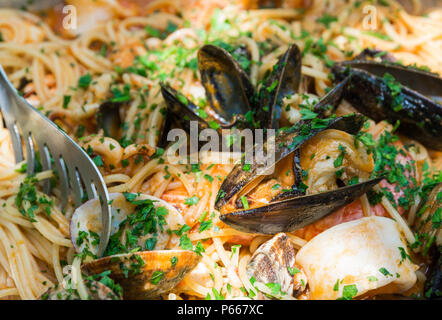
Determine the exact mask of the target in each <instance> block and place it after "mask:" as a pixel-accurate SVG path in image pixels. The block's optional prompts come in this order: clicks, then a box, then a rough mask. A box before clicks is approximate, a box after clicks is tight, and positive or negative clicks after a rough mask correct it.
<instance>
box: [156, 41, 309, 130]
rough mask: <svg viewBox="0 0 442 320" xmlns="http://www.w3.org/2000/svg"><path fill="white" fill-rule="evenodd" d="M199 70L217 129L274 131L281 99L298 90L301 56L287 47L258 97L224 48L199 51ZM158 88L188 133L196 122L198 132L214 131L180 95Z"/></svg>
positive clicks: (189, 102)
mask: <svg viewBox="0 0 442 320" xmlns="http://www.w3.org/2000/svg"><path fill="white" fill-rule="evenodd" d="M198 67H199V70H200V74H201V82H202V84H203V86H204V88H205V91H206V97H207V100H208V104H209V105H210V107H211V108H212V110H213V115H212V118H213V120H214V121H215V122H216V123H217V124H218V126H219V127H220V128H223V129H228V128H232V127H238V128H245V127H248V128H255V127H260V128H277V121H278V119H279V118H280V114H281V108H282V99H283V98H284V97H286V96H288V95H291V94H293V93H296V92H297V90H298V86H299V81H300V75H301V52H300V50H299V48H298V47H297V46H296V45H292V46H290V47H289V49H288V50H287V51H286V52H285V54H283V55H282V56H281V58H280V59H279V61H278V63H277V64H276V65H275V66H274V68H273V70H272V71H271V72H270V73H268V75H267V76H266V80H265V81H264V85H263V86H262V87H261V88H260V90H259V92H258V93H257V94H255V91H256V90H255V89H254V87H253V85H252V84H251V82H250V79H249V77H248V75H247V73H246V72H245V71H244V70H243V69H242V68H241V66H240V65H239V64H238V62H236V61H235V59H234V58H233V57H232V55H231V54H230V53H229V52H227V51H226V50H224V49H223V48H220V47H217V46H214V45H205V46H203V47H202V48H201V49H200V50H199V51H198ZM161 88H162V90H161V92H162V94H163V98H164V100H165V102H166V105H167V108H168V110H170V114H171V115H174V116H175V117H176V119H177V121H178V122H180V123H181V124H182V125H183V126H184V128H186V129H188V127H189V120H195V121H198V123H199V126H200V129H204V128H208V127H212V128H213V127H214V126H213V125H212V126H209V119H208V117H207V115H206V114H205V112H201V110H200V108H198V107H197V106H196V104H195V103H193V102H192V101H189V99H187V98H186V97H185V96H184V95H183V94H181V93H179V92H177V91H176V90H174V89H173V88H171V87H170V86H168V85H166V84H162V85H161ZM202 114H204V117H203V116H202ZM215 127H216V126H215Z"/></svg>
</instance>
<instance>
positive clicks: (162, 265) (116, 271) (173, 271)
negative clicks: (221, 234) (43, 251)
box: [83, 250, 200, 300]
mask: <svg viewBox="0 0 442 320" xmlns="http://www.w3.org/2000/svg"><path fill="white" fill-rule="evenodd" d="M199 260H200V257H199V256H198V255H197V254H196V253H195V252H193V251H187V250H154V251H142V252H135V253H130V254H117V255H112V256H109V257H104V258H100V259H96V260H93V261H91V262H88V263H86V264H85V265H84V267H83V268H84V270H85V271H87V272H89V273H91V274H99V273H102V272H103V271H106V270H110V271H111V274H110V275H109V276H110V277H111V278H112V279H113V280H114V281H115V282H116V283H118V284H119V285H121V287H122V288H123V293H124V298H125V299H129V300H146V299H155V298H158V297H159V296H160V295H161V294H163V293H166V292H169V291H170V290H172V289H173V288H174V287H175V286H176V285H177V284H178V283H180V282H181V280H183V278H184V277H185V276H186V275H187V274H188V273H189V272H190V271H192V269H193V268H195V267H196V265H197V264H198V262H199Z"/></svg>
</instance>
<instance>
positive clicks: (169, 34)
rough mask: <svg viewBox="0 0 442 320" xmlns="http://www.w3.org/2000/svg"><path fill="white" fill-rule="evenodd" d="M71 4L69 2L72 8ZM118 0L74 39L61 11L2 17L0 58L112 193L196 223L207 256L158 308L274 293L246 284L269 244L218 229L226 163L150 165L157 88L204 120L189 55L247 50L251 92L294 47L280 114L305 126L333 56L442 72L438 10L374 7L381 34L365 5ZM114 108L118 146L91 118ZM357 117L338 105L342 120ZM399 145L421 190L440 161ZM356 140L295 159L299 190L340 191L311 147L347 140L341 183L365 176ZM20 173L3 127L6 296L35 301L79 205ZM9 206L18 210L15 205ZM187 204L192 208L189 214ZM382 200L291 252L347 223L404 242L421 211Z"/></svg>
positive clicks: (321, 138) (58, 277)
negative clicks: (305, 110)
mask: <svg viewBox="0 0 442 320" xmlns="http://www.w3.org/2000/svg"><path fill="white" fill-rule="evenodd" d="M68 2H69V3H72V4H73V5H76V1H68ZM80 2H81V1H80ZM80 2H79V3H80ZM309 2H312V3H309ZM124 3H125V4H123V1H121V3H120V2H118V1H110V0H109V1H107V0H100V1H95V2H94V3H93V5H89V3H88V5H87V6H81V5H79V6H78V14H79V22H80V23H81V22H82V21H83V23H84V24H85V26H84V28H85V29H83V30H82V32H81V33H80V34H78V35H76V34H75V30H63V29H62V26H61V23H62V22H61V19H60V17H59V13H58V14H57V12H56V11H57V9H55V11H54V12H50V13H49V14H47V15H46V16H44V17H40V16H38V15H34V14H32V13H29V12H26V11H23V10H21V11H18V10H9V9H2V10H0V32H1V33H0V34H1V39H2V41H1V42H0V63H1V65H2V66H3V68H4V69H5V70H6V72H7V74H8V77H9V79H10V81H11V82H12V83H13V85H14V86H15V87H16V88H17V89H18V91H19V92H20V93H21V94H22V95H23V96H24V97H25V98H26V99H27V101H29V102H30V103H31V104H32V105H33V106H35V107H37V108H39V109H40V110H42V111H43V112H44V113H45V114H46V115H47V116H48V117H49V118H50V119H51V120H53V121H55V122H56V123H57V124H58V125H59V126H60V127H61V128H62V129H63V130H65V131H66V132H68V133H69V134H70V135H71V136H72V137H74V138H75V139H76V140H77V141H78V142H79V143H80V144H81V145H82V146H83V147H84V148H85V149H88V150H92V152H91V156H94V157H95V159H100V161H101V162H100V161H99V162H96V163H97V164H101V166H100V170H101V171H102V173H103V175H104V179H105V181H106V183H107V185H108V189H109V192H134V193H138V192H140V193H144V194H150V195H154V196H156V197H158V198H161V199H164V200H166V201H167V202H169V203H170V204H172V205H174V206H175V207H177V208H178V209H179V212H180V213H181V215H182V218H183V219H184V221H185V223H186V224H187V225H188V226H189V228H190V231H189V232H188V238H189V239H190V240H191V241H192V242H193V244H196V243H197V242H198V241H201V243H202V245H203V247H204V252H202V261H201V262H200V264H199V265H198V267H197V268H196V269H194V271H193V272H192V273H190V274H189V275H188V276H187V277H186V278H184V280H183V281H182V282H180V284H179V285H178V286H177V287H175V288H174V289H173V290H172V291H171V292H170V293H168V294H165V295H163V298H165V299H186V298H199V299H204V298H213V299H214V298H215V296H216V294H214V290H215V291H216V292H217V293H220V294H221V293H222V295H223V296H224V297H225V298H226V299H232V298H238V297H242V298H247V297H250V296H251V294H250V292H251V291H254V290H256V287H258V289H259V290H260V291H262V292H264V293H267V294H270V293H271V292H270V291H271V290H270V289H269V288H268V287H266V286H265V285H261V284H258V285H256V286H255V285H254V284H252V283H251V282H250V279H249V277H248V276H247V274H246V268H247V263H248V262H249V260H250V258H251V256H252V254H253V253H254V252H255V251H256V250H257V248H258V247H259V246H260V245H261V244H262V243H264V242H265V241H267V240H269V239H270V236H262V235H254V234H248V233H243V232H240V231H237V230H235V229H233V228H230V227H228V226H227V225H225V224H223V223H222V222H221V221H220V219H219V216H220V212H218V211H217V210H215V208H214V204H215V200H216V196H217V192H218V190H219V188H220V186H221V183H222V181H223V179H224V178H225V177H226V176H227V174H228V173H229V172H230V170H231V169H232V166H231V165H221V164H216V165H200V166H199V167H198V168H194V167H192V168H190V167H189V166H186V165H180V164H170V163H167V162H164V161H163V160H162V159H160V158H159V157H155V156H154V153H155V148H156V147H157V146H158V143H159V141H160V139H161V138H162V137H161V136H162V134H163V133H162V130H163V122H164V120H165V112H164V110H165V103H164V101H163V99H162V97H161V94H160V82H168V83H170V85H171V86H172V87H174V88H179V89H180V91H181V92H182V93H183V94H184V95H185V96H186V97H189V98H191V99H192V101H196V102H198V103H199V106H200V107H201V108H203V109H204V110H205V111H206V112H207V113H209V114H210V112H212V111H211V109H210V108H209V107H208V105H207V101H206V100H205V95H204V88H203V86H202V85H201V82H200V79H199V74H198V73H197V72H196V54H197V50H198V49H199V48H200V47H201V46H202V45H204V44H205V43H217V44H222V45H224V46H242V47H244V48H246V49H247V51H248V52H249V57H248V59H246V61H243V64H242V65H241V66H242V67H244V68H246V69H248V73H249V75H250V80H251V83H252V84H253V85H259V84H260V81H261V80H262V79H263V77H264V75H265V73H266V72H267V71H268V70H269V69H270V68H271V67H272V66H273V65H274V64H275V62H276V61H277V59H278V57H279V56H280V55H281V54H282V53H283V52H284V51H285V50H286V49H287V48H288V45H289V44H291V43H295V44H297V45H298V46H299V48H300V49H301V50H303V52H304V56H303V60H302V63H303V65H302V75H303V79H304V80H303V82H302V85H301V89H300V92H299V94H297V95H294V96H292V97H290V99H286V100H285V102H284V103H285V105H286V106H288V107H287V108H284V111H283V118H284V119H285V120H284V121H286V123H287V124H293V123H295V122H296V121H298V120H299V119H300V117H301V115H300V113H299V109H298V108H297V107H296V106H297V105H298V104H306V103H309V99H313V100H314V99H317V98H320V97H322V96H323V95H324V94H325V93H326V92H327V89H328V88H329V87H331V85H332V82H331V80H330V78H329V62H330V61H343V60H346V59H348V58H349V57H352V56H354V55H355V54H356V53H359V52H360V51H362V50H363V49H364V48H375V49H377V50H380V51H387V52H389V53H391V54H392V55H393V56H394V57H395V58H396V59H398V60H400V61H401V62H403V63H404V64H415V65H417V66H426V67H428V68H429V69H430V70H431V71H433V72H435V73H438V74H442V57H441V55H440V52H441V49H442V9H439V10H434V11H432V12H431V13H430V14H428V15H427V16H414V15H410V14H409V13H407V12H405V11H404V10H401V9H400V8H401V7H400V5H399V4H397V3H396V2H389V6H383V5H376V6H375V7H374V8H375V10H376V15H375V21H370V23H371V24H374V23H376V25H377V27H376V29H374V30H371V29H369V30H367V28H366V27H365V26H364V23H366V21H365V20H366V19H367V15H366V13H364V12H363V8H364V7H365V5H369V4H370V3H371V2H367V4H365V3H364V2H362V3H361V2H360V1H325V0H323V1H322V0H321V1H320V0H315V1H285V2H284V4H283V6H286V8H276V9H274V8H267V9H262V8H259V7H258V4H257V2H256V3H255V1H229V0H216V1H215V0H214V1H198V0H195V1H188V0H186V1H167V0H153V1H150V2H148V4H147V5H143V6H137V5H136V4H134V3H131V2H128V1H124ZM417 3H418V2H417ZM103 17H104V18H103ZM94 20H96V21H97V22H96V23H95V24H93V25H87V23H86V22H85V21H94ZM86 25H87V26H86ZM80 27H81V28H82V27H83V25H80ZM54 30H56V31H54ZM60 31H62V35H60V34H59V32H60ZM57 32H58V34H57ZM73 36H75V38H74V37H73ZM318 51H319V53H318ZM109 99H113V101H115V102H118V103H123V104H124V105H125V107H124V108H122V110H120V114H121V117H122V119H123V126H122V127H123V128H122V129H120V136H121V139H120V140H119V141H117V140H115V139H112V138H109V137H104V136H103V131H102V130H99V129H97V123H96V120H95V115H96V114H97V113H98V110H99V107H100V105H101V104H102V103H103V101H105V100H109ZM353 111H354V110H353V109H352V107H351V106H349V105H348V104H346V103H345V102H344V103H343V104H342V105H341V106H340V107H339V109H338V110H337V114H338V115H339V114H347V113H351V112H353ZM370 123H371V125H370V126H369V128H368V129H367V132H369V133H370V134H372V136H373V137H374V138H375V139H377V138H378V137H380V136H382V135H383V134H384V133H385V132H392V126H391V125H389V124H387V123H386V122H380V123H377V124H376V123H374V122H373V121H371V122H370ZM403 141H404V142H403V143H407V145H414V146H416V147H412V148H410V149H408V150H409V151H410V152H409V153H408V156H409V157H410V159H411V160H412V161H413V163H414V165H415V167H416V169H415V170H416V180H417V182H418V183H421V181H422V180H423V176H424V174H427V175H428V174H433V173H435V172H437V170H442V166H441V163H442V154H441V153H440V152H436V151H432V150H427V149H426V148H425V147H424V146H422V145H421V144H419V143H418V142H415V141H411V140H407V141H405V140H403ZM353 143H354V138H353V136H351V135H348V134H345V135H343V134H342V132H337V131H336V132H333V130H328V131H325V132H324V133H323V134H321V135H318V136H317V137H316V138H315V139H314V140H312V141H310V142H309V143H308V144H306V145H305V146H304V147H303V149H302V164H303V166H304V165H305V166H306V167H308V168H310V176H309V180H308V181H307V182H306V183H307V184H308V186H309V189H308V190H309V192H310V190H311V192H321V191H326V190H329V189H332V188H333V187H336V186H333V183H334V180H333V179H331V178H330V177H334V176H335V169H334V168H333V166H331V167H329V169H330V170H329V171H327V170H326V169H324V167H325V166H326V163H324V162H320V161H319V159H320V157H315V158H313V155H314V153H315V152H316V151H315V150H321V152H324V153H328V154H329V155H330V156H331V157H332V159H336V157H338V156H339V153H338V151H335V150H338V149H337V148H336V147H337V145H345V146H346V150H347V154H346V156H345V159H344V161H346V163H347V164H348V166H347V169H348V170H347V171H346V172H344V175H345V174H346V175H347V176H348V177H351V176H353V175H355V174H358V176H359V177H360V178H361V179H367V178H368V177H369V175H370V173H371V171H373V169H374V164H373V160H372V158H371V156H367V155H366V154H365V155H363V154H361V152H360V150H359V149H356V148H355V147H354V146H353ZM335 145H336V146H335ZM327 146H328V147H329V148H330V150H328V149H327ZM309 148H310V149H309ZM332 149H333V151H332ZM333 152H334V153H335V154H333ZM332 162H333V160H332ZM23 166H24V164H23V163H19V164H15V162H14V156H13V151H12V146H11V141H10V137H9V134H8V131H7V129H1V131H0V298H21V299H35V298H38V297H40V296H41V295H42V294H43V293H44V292H45V291H46V290H47V289H48V288H50V287H53V286H54V285H55V284H56V283H62V282H63V276H64V275H63V270H62V268H63V266H65V265H72V264H74V265H77V266H78V265H79V263H80V262H79V259H74V249H73V246H72V243H71V241H70V235H69V221H70V218H71V216H72V213H73V211H74V209H75V208H74V207H73V206H72V205H71V206H70V207H69V208H67V209H66V210H65V211H64V212H61V211H60V210H59V209H58V207H59V206H58V205H59V203H58V200H57V199H58V196H59V192H60V191H59V190H58V189H57V188H55V189H54V191H53V195H52V196H47V195H44V194H43V193H42V192H41V191H40V188H39V181H41V180H44V179H54V175H53V173H52V172H49V171H48V172H39V173H38V174H37V175H36V176H35V177H33V178H26V177H25V173H24V172H25V170H23V168H24V167H23ZM424 166H428V168H426V169H424ZM424 170H426V171H425V172H424ZM205 177H206V178H205ZM207 177H209V178H207ZM287 179H288V180H287V181H283V178H281V179H279V180H278V181H279V183H280V184H281V185H283V187H285V186H290V185H291V184H292V183H291V182H292V181H289V180H290V179H293V177H288V178H287ZM332 180H333V181H332ZM274 184H275V181H273V182H272V183H268V186H269V188H268V189H263V190H270V191H269V192H272V191H271V188H270V186H272V185H274ZM263 188H264V187H263ZM254 196H255V198H256V200H257V201H258V200H259V199H260V198H262V197H261V196H260V192H259V190H258V191H256V192H255V193H252V195H251V197H254ZM17 198H19V199H25V200H26V201H23V202H22V203H20V201H17ZM189 198H197V199H198V201H197V203H195V204H194V205H189V204H188V200H187V199H189ZM415 200H416V202H418V199H415ZM263 201H264V202H266V200H265V199H264V200H263ZM390 201H391V199H387V198H386V197H384V198H383V199H382V201H381V202H380V204H378V205H376V206H373V205H371V204H370V203H369V201H368V200H367V196H365V195H364V196H363V197H361V199H360V200H358V201H356V202H355V203H353V204H351V205H350V206H348V207H346V208H343V209H340V210H338V211H337V212H335V213H333V214H331V215H330V216H328V217H326V218H324V219H323V220H320V221H318V222H317V223H314V224H312V225H310V226H307V227H305V228H303V229H301V230H297V231H295V232H293V233H290V234H289V237H290V239H291V240H292V241H293V243H294V245H295V247H296V249H299V248H301V247H302V246H304V245H305V244H306V243H307V241H309V240H310V239H311V238H313V237H314V236H315V235H317V234H318V233H321V232H322V231H324V230H325V229H328V228H329V227H331V226H333V225H335V224H338V223H341V222H344V221H349V220H352V219H354V218H355V217H362V216H371V215H384V216H390V217H392V218H394V219H395V220H396V221H397V222H398V224H399V226H400V228H401V230H402V232H403V234H404V235H405V236H406V239H407V240H408V241H409V242H410V243H412V242H413V241H414V234H413V232H412V231H411V230H410V226H411V225H412V224H413V221H414V219H415V218H414V215H415V214H416V208H415V207H414V208H411V209H410V210H409V211H408V212H406V213H405V214H404V212H401V211H400V210H398V209H397V208H395V207H393V206H392V205H391V202H390ZM346 210H347V211H346ZM350 211H351V212H350ZM359 213H360V214H359ZM352 215H353V217H352ZM204 221H205V222H206V226H207V224H209V223H208V222H207V221H210V226H211V227H210V228H207V229H206V230H203V231H199V230H201V225H202V223H203V222H204ZM179 248H180V246H179V244H178V243H170V244H169V249H179ZM78 276H80V277H81V275H77V277H78ZM72 282H73V285H74V288H77V290H78V292H79V295H80V297H82V298H85V297H87V293H85V291H84V290H85V289H84V285H82V284H81V281H79V280H78V278H76V279H74V275H73V281H72ZM418 282H419V281H418ZM420 285H421V284H420ZM82 286H83V287H82ZM418 287H419V285H416V286H415V288H418ZM266 290H267V291H269V290H270V291H269V292H266ZM416 291H417V289H416ZM284 297H285V298H288V297H287V296H282V298H284ZM298 298H300V299H308V298H309V294H308V292H304V293H303V294H302V295H300V296H299V297H298Z"/></svg>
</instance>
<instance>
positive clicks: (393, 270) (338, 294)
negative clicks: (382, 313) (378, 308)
mask: <svg viewBox="0 0 442 320" xmlns="http://www.w3.org/2000/svg"><path fill="white" fill-rule="evenodd" d="M296 262H297V264H299V265H300V266H301V267H302V269H303V270H304V272H305V274H306V276H307V279H308V282H309V286H310V298H311V299H316V300H329V299H352V298H355V297H360V296H362V295H364V296H373V295H376V294H400V293H404V292H405V291H407V290H408V289H410V288H411V287H412V286H413V285H414V284H415V282H416V274H415V271H416V270H417V269H418V266H417V265H415V264H414V263H413V262H412V261H411V259H410V258H409V255H408V251H407V244H406V241H405V239H404V238H403V237H402V235H401V233H400V231H399V228H398V225H397V224H396V222H395V221H394V220H392V219H389V218H384V217H377V216H372V217H367V218H362V219H359V220H355V221H351V222H346V223H343V224H340V225H337V226H335V227H333V228H330V229H328V230H326V231H324V232H323V233H321V234H319V235H318V236H316V237H315V238H313V239H312V240H310V241H309V242H308V243H307V244H306V245H305V246H303V247H302V248H301V249H300V250H299V251H298V253H297V255H296Z"/></svg>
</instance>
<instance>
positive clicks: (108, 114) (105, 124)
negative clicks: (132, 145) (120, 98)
mask: <svg viewBox="0 0 442 320" xmlns="http://www.w3.org/2000/svg"><path fill="white" fill-rule="evenodd" d="M121 106H122V103H121V102H112V101H110V100H108V101H105V102H103V103H102V104H101V105H100V107H99V109H98V112H97V116H96V117H97V126H98V128H99V129H103V134H104V136H106V137H111V138H114V139H117V140H118V139H119V138H120V131H121V124H122V120H121V115H120V108H121Z"/></svg>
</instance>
